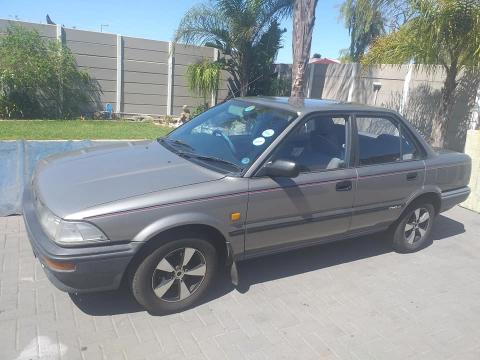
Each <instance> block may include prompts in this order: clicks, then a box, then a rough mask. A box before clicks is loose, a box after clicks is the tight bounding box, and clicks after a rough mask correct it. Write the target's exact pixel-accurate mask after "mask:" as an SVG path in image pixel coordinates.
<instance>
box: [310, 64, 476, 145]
mask: <svg viewBox="0 0 480 360" xmlns="http://www.w3.org/2000/svg"><path fill="white" fill-rule="evenodd" d="M310 66H313V74H312V76H311V79H312V81H311V82H310V84H309V85H308V86H309V89H308V90H307V93H309V94H310V97H311V98H317V99H333V100H341V101H353V102H357V103H362V104H369V105H377V106H382V107H386V108H389V109H394V110H396V111H399V112H401V113H402V114H403V115H404V116H405V117H406V118H407V119H408V120H409V121H410V122H411V123H412V124H413V125H414V126H415V127H416V128H417V129H418V130H419V131H420V133H422V135H423V136H424V137H426V138H428V137H429V136H430V133H431V128H432V119H433V116H434V114H435V111H436V110H437V109H438V107H439V106H440V102H441V89H442V86H443V81H444V79H445V73H444V70H443V68H442V67H440V66H439V67H437V68H433V67H427V66H412V65H400V66H398V65H382V66H370V67H362V66H360V65H359V64H328V65H326V64H316V65H310ZM459 78H460V80H459V83H458V88H457V95H456V100H455V107H454V111H453V117H452V119H451V121H450V122H449V124H448V127H447V144H448V145H447V146H448V148H450V149H453V150H457V151H463V149H464V145H465V138H466V132H467V130H468V129H469V128H474V125H473V124H472V123H471V122H472V118H473V117H474V116H472V112H473V111H474V108H475V102H476V98H477V92H478V89H479V85H480V79H479V77H478V76H474V75H472V74H471V73H468V72H466V73H463V74H460V76H459ZM374 84H375V85H377V86H378V85H380V90H378V92H377V94H375V91H374Z"/></svg>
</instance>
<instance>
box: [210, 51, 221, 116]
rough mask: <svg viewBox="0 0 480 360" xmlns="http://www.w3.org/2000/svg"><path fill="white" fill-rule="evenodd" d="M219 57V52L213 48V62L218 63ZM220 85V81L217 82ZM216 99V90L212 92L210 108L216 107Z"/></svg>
mask: <svg viewBox="0 0 480 360" xmlns="http://www.w3.org/2000/svg"><path fill="white" fill-rule="evenodd" d="M219 57H220V51H219V50H218V49H215V48H213V61H218V58H219ZM218 83H219V84H220V80H219V81H218ZM217 99H218V90H217V91H212V101H211V104H212V107H213V106H215V105H217Z"/></svg>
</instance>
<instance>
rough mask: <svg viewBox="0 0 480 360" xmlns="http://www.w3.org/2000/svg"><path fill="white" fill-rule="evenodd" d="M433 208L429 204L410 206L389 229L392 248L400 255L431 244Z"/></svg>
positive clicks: (422, 203)
mask: <svg viewBox="0 0 480 360" xmlns="http://www.w3.org/2000/svg"><path fill="white" fill-rule="evenodd" d="M434 218H435V208H434V207H433V205H432V204H430V203H424V202H418V203H414V204H411V205H410V206H408V207H407V209H406V210H405V211H404V213H403V214H402V216H401V218H400V219H399V220H398V221H397V222H396V223H395V225H394V226H393V227H392V229H391V235H392V240H393V248H394V249H395V250H396V251H397V252H400V253H412V252H415V251H418V250H421V249H423V248H425V247H426V246H428V245H429V244H430V243H431V240H430V233H431V231H432V225H433V220H434Z"/></svg>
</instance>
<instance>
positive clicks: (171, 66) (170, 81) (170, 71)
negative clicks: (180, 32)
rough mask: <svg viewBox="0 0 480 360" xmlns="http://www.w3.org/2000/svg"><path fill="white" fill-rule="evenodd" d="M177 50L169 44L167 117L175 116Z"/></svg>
mask: <svg viewBox="0 0 480 360" xmlns="http://www.w3.org/2000/svg"><path fill="white" fill-rule="evenodd" d="M174 52H175V49H174V46H173V43H172V42H171V41H169V43H168V85H167V87H168V88H167V115H170V116H172V115H173V76H174V67H175V54H174Z"/></svg>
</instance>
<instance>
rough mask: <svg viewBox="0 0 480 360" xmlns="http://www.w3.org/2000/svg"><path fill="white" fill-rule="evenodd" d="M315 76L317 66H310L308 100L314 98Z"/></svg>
mask: <svg viewBox="0 0 480 360" xmlns="http://www.w3.org/2000/svg"><path fill="white" fill-rule="evenodd" d="M314 75H315V64H308V81H307V98H308V99H310V98H311V97H312V88H313V77H314Z"/></svg>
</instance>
